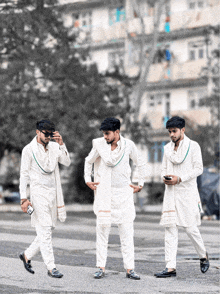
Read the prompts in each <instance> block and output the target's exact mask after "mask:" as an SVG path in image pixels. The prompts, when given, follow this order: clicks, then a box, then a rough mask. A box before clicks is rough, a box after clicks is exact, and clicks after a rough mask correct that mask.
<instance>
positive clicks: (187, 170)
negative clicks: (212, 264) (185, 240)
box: [155, 117, 209, 278]
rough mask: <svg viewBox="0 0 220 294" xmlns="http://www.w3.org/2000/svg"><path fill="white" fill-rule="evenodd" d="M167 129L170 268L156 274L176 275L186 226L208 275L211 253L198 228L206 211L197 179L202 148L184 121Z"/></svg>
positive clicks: (167, 258)
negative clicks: (187, 132) (188, 133)
mask: <svg viewBox="0 0 220 294" xmlns="http://www.w3.org/2000/svg"><path fill="white" fill-rule="evenodd" d="M166 128H167V129H168V131H169V134H170V137H171V140H172V141H171V142H170V143H168V144H167V145H166V146H165V148H164V156H163V162H162V178H163V181H164V183H165V185H166V187H165V194H164V201H163V211H162V217H161V222H160V224H161V225H162V226H164V227H165V261H166V269H165V270H163V271H162V272H160V273H157V274H155V276H156V277H159V278H166V277H171V276H176V254H177V245H178V228H179V227H183V228H184V229H185V231H186V233H187V235H188V236H189V238H190V239H191V241H192V243H193V245H194V247H195V249H196V251H197V253H198V255H199V258H200V268H201V271H202V272H203V273H205V272H206V271H207V270H208V267H209V261H208V254H207V252H206V249H205V246H204V243H203V240H202V237H201V235H200V232H199V229H198V226H199V225H200V224H201V217H200V212H201V210H202V207H201V202H200V197H199V192H198V188H197V177H198V176H199V175H201V174H202V172H203V163H202V154H201V149H200V146H199V144H198V143H197V142H195V141H192V140H190V139H189V138H188V137H187V136H186V135H185V134H184V133H185V120H184V119H183V118H180V117H173V118H171V119H170V120H168V122H167V125H166ZM164 177H170V178H171V179H166V178H164Z"/></svg>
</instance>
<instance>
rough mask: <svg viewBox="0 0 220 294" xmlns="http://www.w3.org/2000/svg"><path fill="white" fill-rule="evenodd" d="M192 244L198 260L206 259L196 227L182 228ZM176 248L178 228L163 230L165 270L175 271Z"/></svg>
mask: <svg viewBox="0 0 220 294" xmlns="http://www.w3.org/2000/svg"><path fill="white" fill-rule="evenodd" d="M182 228H184V229H185V232H186V234H187V235H188V237H189V238H190V240H191V241H192V243H193V246H194V247H195V249H196V252H197V253H198V255H199V258H204V257H206V249H205V246H204V243H203V240H202V237H201V234H200V232H199V228H198V227H197V226H192V227H182ZM177 246H178V226H175V227H167V228H165V261H166V268H174V269H176V255H177Z"/></svg>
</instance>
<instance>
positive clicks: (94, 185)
mask: <svg viewBox="0 0 220 294" xmlns="http://www.w3.org/2000/svg"><path fill="white" fill-rule="evenodd" d="M98 184H99V182H87V183H86V185H87V186H88V187H89V188H90V189H92V190H93V191H94V190H96V188H97V185H98Z"/></svg>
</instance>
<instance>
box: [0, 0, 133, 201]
mask: <svg viewBox="0 0 220 294" xmlns="http://www.w3.org/2000/svg"><path fill="white" fill-rule="evenodd" d="M53 2H55V1H46V0H45V1H43V0H38V1H31V0H26V1H25V0H23V1H18V2H15V1H11V2H10V1H9V2H5V1H4V3H5V5H3V6H2V7H1V14H0V28H1V29H0V44H1V45H0V46H1V48H0V49H1V55H0V61H1V64H6V65H7V66H5V67H3V68H1V69H0V70H1V71H0V86H1V97H0V108H1V110H2V111H1V113H0V124H1V127H0V146H1V154H3V151H4V149H8V148H10V149H16V150H18V151H19V152H21V150H22V148H23V147H24V146H25V145H26V144H28V143H29V142H30V141H31V140H32V138H33V137H34V135H35V125H36V121H37V120H40V119H43V118H49V119H50V120H52V121H53V122H54V123H55V125H56V129H57V130H58V131H59V132H60V133H61V135H62V136H63V138H64V141H65V143H66V145H67V148H68V150H69V151H70V152H73V153H74V155H75V157H74V158H75V160H74V166H73V174H72V179H71V181H70V184H69V190H68V199H67V200H68V201H73V200H77V201H84V200H85V199H90V201H91V199H92V197H93V196H92V193H91V191H90V190H89V188H87V187H86V185H85V183H84V180H83V164H84V159H85V157H86V156H87V154H88V153H89V151H90V149H91V144H92V139H93V138H95V137H99V136H101V135H102V134H101V133H100V131H99V126H100V123H101V121H102V120H103V119H104V118H106V117H109V116H117V115H118V116H120V117H123V115H124V114H125V113H126V112H127V110H128V109H127V108H126V105H127V104H126V105H125V103H124V97H123V95H122V96H121V95H119V90H118V87H117V85H115V84H114V83H111V82H109V79H108V78H107V77H106V76H101V75H100V74H99V73H98V71H97V68H96V66H95V65H90V66H85V65H83V61H84V60H85V57H86V55H87V52H86V51H83V50H81V51H80V52H79V51H77V50H76V49H73V48H74V46H73V45H74V38H73V36H71V39H70V38H69V37H68V32H67V30H66V29H65V27H64V26H63V23H62V21H61V16H60V15H59V12H58V11H57V10H56V9H54V8H55V7H54V5H52V4H54V3H53ZM1 3H3V2H1ZM46 4H47V5H46ZM125 108H126V109H125Z"/></svg>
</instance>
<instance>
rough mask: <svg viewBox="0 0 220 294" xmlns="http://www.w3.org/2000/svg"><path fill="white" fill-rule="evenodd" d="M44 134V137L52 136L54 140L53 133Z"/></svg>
mask: <svg viewBox="0 0 220 294" xmlns="http://www.w3.org/2000/svg"><path fill="white" fill-rule="evenodd" d="M43 134H44V136H45V137H46V138H48V137H49V136H50V137H51V138H53V133H48V132H45V133H43Z"/></svg>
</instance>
